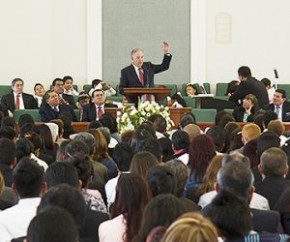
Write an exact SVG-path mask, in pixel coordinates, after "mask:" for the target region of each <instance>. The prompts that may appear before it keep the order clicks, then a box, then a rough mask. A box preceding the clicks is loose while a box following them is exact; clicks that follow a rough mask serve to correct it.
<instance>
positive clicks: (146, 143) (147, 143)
mask: <svg viewBox="0 0 290 242" xmlns="http://www.w3.org/2000/svg"><path fill="white" fill-rule="evenodd" d="M139 151H148V152H150V153H151V154H153V155H154V156H155V157H156V158H157V160H158V161H159V160H161V158H162V147H161V144H160V143H159V142H158V140H156V139H150V138H149V139H145V140H142V141H140V142H139V147H138V149H136V150H135V152H139Z"/></svg>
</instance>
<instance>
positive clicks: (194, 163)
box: [187, 134, 216, 182]
mask: <svg viewBox="0 0 290 242" xmlns="http://www.w3.org/2000/svg"><path fill="white" fill-rule="evenodd" d="M205 147H206V148H205ZM188 154H189V161H188V164H187V165H188V167H189V169H190V177H191V178H193V179H195V180H196V181H200V182H201V181H202V178H203V176H204V174H205V171H206V169H207V167H208V165H209V163H210V161H211V159H212V158H213V157H214V156H215V155H216V150H215V146H214V143H213V141H212V139H211V138H210V137H209V136H208V135H205V134H201V135H198V136H196V137H195V138H194V139H193V141H191V143H190V145H189V149H188Z"/></svg>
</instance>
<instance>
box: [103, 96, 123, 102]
mask: <svg viewBox="0 0 290 242" xmlns="http://www.w3.org/2000/svg"><path fill="white" fill-rule="evenodd" d="M106 99H107V100H111V101H113V102H122V99H123V96H109V97H107V98H106Z"/></svg>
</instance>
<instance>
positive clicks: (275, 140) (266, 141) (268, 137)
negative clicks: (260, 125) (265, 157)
mask: <svg viewBox="0 0 290 242" xmlns="http://www.w3.org/2000/svg"><path fill="white" fill-rule="evenodd" d="M271 147H280V138H279V136H278V135H277V134H275V133H273V132H271V131H266V132H264V133H262V134H261V135H260V137H259V138H258V139H257V155H258V157H259V158H260V156H261V155H262V153H263V152H264V151H265V150H267V149H269V148H271Z"/></svg>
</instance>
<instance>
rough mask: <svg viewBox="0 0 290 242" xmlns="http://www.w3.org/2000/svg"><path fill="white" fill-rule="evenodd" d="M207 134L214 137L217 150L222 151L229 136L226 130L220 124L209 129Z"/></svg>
mask: <svg viewBox="0 0 290 242" xmlns="http://www.w3.org/2000/svg"><path fill="white" fill-rule="evenodd" d="M206 134H207V135H208V136H209V137H211V138H212V140H213V142H214V145H215V148H216V151H218V152H222V151H223V148H224V146H225V145H226V138H227V134H226V132H225V130H224V129H223V128H221V127H220V126H213V127H211V128H209V129H208V130H207V132H206Z"/></svg>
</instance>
